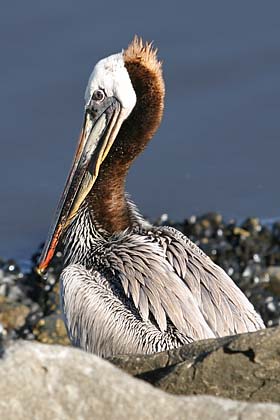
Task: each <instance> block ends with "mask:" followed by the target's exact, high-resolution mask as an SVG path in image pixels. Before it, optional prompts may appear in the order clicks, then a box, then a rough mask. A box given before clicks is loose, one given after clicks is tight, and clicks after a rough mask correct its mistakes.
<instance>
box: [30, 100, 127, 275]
mask: <svg viewBox="0 0 280 420" xmlns="http://www.w3.org/2000/svg"><path fill="white" fill-rule="evenodd" d="M123 120H124V116H123V112H122V107H121V105H120V103H119V101H118V100H117V99H116V98H114V97H110V98H105V100H104V101H103V102H102V103H100V104H97V105H95V107H94V109H93V108H92V107H88V108H87V109H86V111H85V117H84V124H83V128H82V131H81V135H80V139H79V142H78V147H77V150H76V153H75V156H74V161H73V164H72V168H71V170H70V173H69V176H68V179H67V181H66V185H65V187H64V191H63V194H62V196H61V199H60V201H59V204H58V207H57V210H56V212H55V215H54V220H53V223H52V225H51V228H50V231H49V234H48V238H47V241H46V243H45V246H44V249H43V251H42V254H41V257H40V260H39V264H38V267H37V272H38V274H40V275H42V274H44V273H45V271H46V270H47V268H48V266H49V264H50V262H51V260H52V258H53V255H54V253H55V250H56V247H57V245H58V242H59V239H60V237H61V234H62V233H63V231H64V230H65V229H66V228H67V226H69V224H70V223H71V221H72V219H73V217H74V216H75V214H76V213H77V211H78V209H79V207H80V206H81V204H82V202H83V201H84V199H85V198H86V196H87V195H88V193H89V191H90V190H91V188H92V187H93V185H94V183H95V181H96V178H97V176H98V172H99V168H100V165H101V164H102V162H103V161H104V159H105V158H106V156H107V154H108V153H109V150H110V148H111V146H112V144H113V143H114V140H115V139H116V136H117V134H118V132H119V130H120V127H121V125H122V122H123Z"/></svg>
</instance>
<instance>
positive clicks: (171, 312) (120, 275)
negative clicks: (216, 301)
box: [106, 235, 214, 341]
mask: <svg viewBox="0 0 280 420" xmlns="http://www.w3.org/2000/svg"><path fill="white" fill-rule="evenodd" d="M106 260H107V261H109V264H108V266H109V267H110V270H112V272H113V274H114V282H115V283H116V282H119V284H120V285H121V287H122V290H123V292H124V293H125V296H126V297H128V298H129V299H130V300H131V301H132V302H133V304H134V306H135V308H136V309H137V313H138V314H140V316H141V318H142V320H143V321H148V319H149V320H152V319H154V321H155V322H156V324H157V325H158V328H159V330H160V331H161V332H165V331H166V330H167V323H168V320H170V321H171V323H172V324H173V325H174V326H175V327H176V328H177V330H178V331H179V333H181V334H183V335H184V336H185V337H187V338H188V340H189V341H193V340H198V339H201V338H210V337H214V334H213V332H212V330H211V328H210V327H209V325H208V323H207V322H206V320H205V318H204V315H203V312H202V310H201V308H200V307H199V305H198V303H197V301H196V297H195V296H194V295H193V294H192V292H191V290H190V288H189V287H188V286H187V284H186V283H185V282H184V281H183V280H182V279H181V278H180V276H179V275H178V274H177V273H176V271H175V270H174V269H173V268H172V266H171V264H170V263H169V262H168V261H167V259H166V256H165V253H164V251H163V249H162V247H161V246H160V244H159V243H157V242H155V241H152V240H151V238H150V237H148V236H141V235H130V236H126V238H125V240H123V241H117V242H115V243H114V244H113V245H111V246H110V250H109V252H108V253H107V255H106ZM178 268H179V267H178Z"/></svg>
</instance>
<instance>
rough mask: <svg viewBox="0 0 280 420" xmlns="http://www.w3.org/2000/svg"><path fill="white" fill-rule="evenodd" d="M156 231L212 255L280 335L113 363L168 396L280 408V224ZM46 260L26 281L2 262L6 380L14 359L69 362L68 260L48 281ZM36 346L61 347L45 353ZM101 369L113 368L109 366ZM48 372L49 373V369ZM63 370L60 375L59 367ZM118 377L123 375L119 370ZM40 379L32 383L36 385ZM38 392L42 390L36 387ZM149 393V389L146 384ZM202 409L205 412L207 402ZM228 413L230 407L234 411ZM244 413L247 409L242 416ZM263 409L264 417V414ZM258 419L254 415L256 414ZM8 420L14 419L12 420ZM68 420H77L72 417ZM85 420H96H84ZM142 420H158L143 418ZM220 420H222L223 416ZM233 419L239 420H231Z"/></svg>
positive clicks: (213, 219)
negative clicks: (178, 235) (64, 304)
mask: <svg viewBox="0 0 280 420" xmlns="http://www.w3.org/2000/svg"><path fill="white" fill-rule="evenodd" d="M157 224H159V225H165V224H166V225H172V226H174V227H176V228H177V229H179V230H181V231H182V232H183V233H185V234H186V235H187V236H188V237H190V238H191V239H192V240H193V241H194V242H195V243H196V244H198V245H199V246H200V247H201V248H202V249H203V250H204V251H205V252H206V254H208V255H209V256H210V257H211V258H212V259H213V260H214V261H215V262H216V263H217V264H219V265H220V266H221V267H223V268H224V269H225V271H226V272H227V273H228V274H229V275H230V276H231V277H232V278H233V280H234V281H235V282H236V283H237V284H238V286H239V287H240V288H241V289H242V290H243V291H244V293H245V294H246V295H247V297H248V298H249V300H250V301H251V302H252V303H253V304H254V306H255V308H256V310H257V311H258V312H259V313H260V314H261V316H262V318H263V319H264V322H265V324H266V326H267V327H275V328H270V329H268V330H265V331H262V332H257V333H253V334H243V335H241V336H235V337H226V338H222V339H217V340H206V341H201V342H198V343H193V344H191V345H189V346H185V347H183V348H181V349H178V350H176V351H172V352H166V353H161V354H157V355H152V356H143V357H138V356H129V357H128V356H120V357H115V358H112V359H111V360H110V362H111V363H113V364H116V365H117V366H118V367H121V368H122V369H123V370H125V371H127V372H128V373H130V374H131V375H133V376H135V377H136V378H140V379H144V380H145V381H146V382H150V383H151V384H152V385H154V386H156V387H158V388H161V389H162V390H163V391H167V392H168V393H173V394H183V395H196V394H211V395H216V396H221V397H225V398H232V399H235V400H238V399H239V400H247V401H258V402H277V403H279V402H280V393H279V391H278V389H279V388H280V384H279V379H278V378H279V377H280V371H279V368H280V358H279V348H280V329H279V328H277V326H279V324H280V221H279V222H274V223H271V224H264V223H261V222H260V220H259V219H256V218H248V219H247V220H245V221H244V222H243V223H241V224H238V223H236V222H235V221H229V222H225V221H224V220H223V218H222V216H221V215H219V214H217V213H208V214H206V215H203V216H201V217H194V216H193V217H191V218H189V219H187V220H185V221H184V222H182V223H172V221H170V220H168V218H167V217H166V216H165V215H163V216H162V217H161V218H160V219H159V220H158V221H157ZM39 254H40V249H39V250H38V251H37V252H36V253H35V254H34V255H33V256H32V265H31V268H30V270H29V271H28V272H27V273H24V272H23V271H22V270H21V268H20V267H19V266H18V264H17V263H16V261H13V260H7V261H5V260H0V342H1V345H0V354H2V356H3V358H2V360H1V359H0V372H1V373H2V371H1V368H3V369H4V370H5V369H6V368H7V366H6V364H7V363H9V358H11V357H14V356H13V355H15V354H18V356H17V357H19V358H20V357H21V359H23V358H24V357H25V356H26V357H27V353H26V354H25V353H24V352H28V351H29V352H30V355H32V354H33V353H34V352H35V353H34V355H32V357H34V358H35V359H36V357H37V356H38V357H39V354H43V353H44V354H45V352H46V355H45V356H44V357H46V360H48V362H46V363H49V362H50V361H49V359H51V357H52V356H51V354H52V353H51V350H50V348H52V349H53V350H55V354H66V353H63V350H62V349H63V348H62V347H59V346H57V345H59V344H60V345H64V346H65V345H66V346H67V345H69V340H68V337H67V334H66V330H65V327H64V324H63V321H62V319H61V316H60V309H59V298H58V277H59V273H60V270H61V259H62V257H61V252H59V251H58V252H57V254H56V256H55V258H54V260H53V262H52V265H51V267H50V270H49V273H48V276H46V277H45V278H41V277H39V276H38V275H37V274H36V271H35V267H36V263H37V260H38V256H39ZM22 339H24V340H28V341H29V342H30V343H26V341H25V342H23V341H21V340H22ZM36 342H41V343H44V344H52V345H56V346H55V347H48V346H45V347H44V346H43V347H40V346H39V344H36ZM37 346H39V347H37ZM20 348H22V349H24V351H23V355H20V356H19V353H20ZM36 349H38V350H36ZM65 351H66V350H65ZM67 351H68V352H69V353H67V357H69V360H71V358H72V357H78V358H79V357H81V358H83V357H86V358H90V357H93V359H92V362H90V363H92V364H93V365H94V363H97V362H96V359H97V358H96V357H94V356H92V355H86V356H76V353H77V352H78V353H82V352H79V351H78V350H75V349H72V348H69V349H68V350H67ZM36 352H37V353H36ZM71 352H74V353H73V354H72V353H71ZM24 354H25V356H24ZM36 355H37V356H36ZM30 357H31V356H28V363H31V362H30V360H29V359H30ZM61 357H62V356H61ZM5 358H6V359H5ZM39 358H40V357H39ZM40 360H41V359H40ZM26 362H27V360H26ZM22 363H24V360H22ZM38 363H39V362H38ZM40 363H41V362H40ZM50 363H55V362H54V361H52V362H50ZM98 363H101V362H98ZM98 363H97V364H98ZM102 363H104V364H105V365H106V363H107V362H102ZM105 365H104V366H105ZM5 366H6V367H5ZM11 366H12V363H11ZM44 366H45V365H44ZM98 366H99V365H98ZM69 368H70V367H69ZM11 369H12V368H11ZM30 369H32V367H30ZM34 369H35V368H34ZM46 369H47V371H48V366H47V367H46ZM59 369H61V368H60V367H59V366H58V370H59ZM104 369H105V367H104ZM106 369H107V368H106ZM112 369H114V368H112ZM117 372H119V371H118V370H117ZM114 374H115V373H114ZM0 377H1V375H0ZM50 378H51V376H50ZM33 379H34V378H33ZM33 379H30V381H31V382H32V380H33ZM40 380H41V379H40ZM42 380H43V379H42ZM51 380H53V379H51ZM70 382H71V381H70ZM34 386H36V385H35V382H34ZM73 386H74V385H73ZM135 386H136V385H135ZM146 386H149V385H148V384H146ZM0 389H1V380H0ZM135 389H136V388H135ZM147 389H148V388H147ZM112 392H114V390H113V391H112ZM145 392H146V391H145ZM147 392H150V391H147ZM157 392H161V391H157ZM162 394H163V395H162V396H161V395H160V394H158V397H157V398H159V400H161V399H166V401H167V400H168V398H169V397H166V396H165V395H166V394H164V393H162ZM170 398H171V397H170ZM178 398H179V397H178ZM180 398H181V397H180ZM182 398H183V397H182ZM184 398H187V397H184ZM192 398H194V397H192ZM197 398H198V397H197ZM201 398H203V397H201ZM208 398H210V397H208ZM168 401H169V400H168ZM182 401H183V400H182ZM182 401H181V402H180V403H179V402H176V404H177V405H178V404H179V405H180V404H183V405H184V404H190V405H192V404H193V405H195V404H196V403H194V400H189V402H186V401H185V400H184V402H182ZM213 401H214V400H213ZM213 401H212V400H211V399H210V400H206V402H205V406H208V405H209V407H210V406H211V404H212V403H213V404H214V406H215V404H216V405H217V407H220V408H219V410H220V413H222V408H221V407H222V406H223V407H224V408H223V409H226V408H225V407H227V404H228V403H223V402H219V401H215V402H213ZM67 404H69V402H67ZM168 404H169V403H168ZM170 404H171V400H170ZM172 404H173V403H172ZM199 404H200V403H199ZM201 404H202V405H201V406H203V402H201ZM231 404H233V402H232V403H231ZM236 404H237V403H236ZM238 404H239V403H238ZM238 404H237V405H236V410H237V411H236V410H235V409H234V410H233V411H232V413H235V414H234V415H237V414H236V413H239V414H238V416H239V415H240V417H238V418H243V417H242V415H243V414H242V415H241V414H240V413H243V410H245V411H244V412H247V411H246V410H248V408H247V406H245V405H244V406H242V404H243V403H242V404H241V403H240V404H241V405H238ZM183 405H182V407H183ZM229 406H230V407H231V405H230V404H229ZM229 406H228V407H229ZM241 406H242V408H240V407H241ZM186 407H187V406H186ZM232 407H233V406H232ZM271 407H272V408H271V410H272V411H271V413H274V410H276V411H275V413H276V412H277V415H278V414H279V410H280V408H279V407H278V406H271ZM275 407H276V408H275ZM1 409H3V405H2V406H1V403H0V413H1ZM259 409H260V410H262V408H259ZM182 410H183V412H185V411H184V410H185V409H183V408H182ZM226 410H227V409H226ZM238 410H240V411H238ZM277 410H278V411H277ZM66 411H67V410H66ZM187 411H188V410H187V409H186V412H187ZM249 411H250V410H249ZM249 411H248V412H249ZM171 412H172V411H171ZM171 412H170V413H171ZM251 412H253V408H252V409H251ZM268 412H269V411H267V413H268ZM150 413H151V412H150ZM166 413H167V411H166ZM174 413H175V411H174ZM79 415H80V414H79ZM127 415H128V414H127ZM138 415H139V412H138ZM128 416H129V415H128ZM279 416H280V414H279ZM5 418H8V417H6V416H5ZM10 418H13V417H10ZM14 418H16V417H14ZM22 418H25V417H22ZM36 418H37V417H36ZM38 418H51V417H38ZM61 418H71V417H67V415H65V417H61ZM81 418H85V419H86V418H90V417H87V416H85V417H83V416H81ZM96 418H98V417H96ZM108 418H109V417H108ZM118 418H122V417H121V416H119V417H118ZM139 418H156V417H149V416H145V417H141V416H140V417H139ZM161 418H169V417H161ZM176 418H181V417H176ZM182 418H188V417H182ZM193 418H196V417H193ZM202 418H212V417H211V416H208V417H207V416H206V417H203V416H201V415H200V419H202ZM213 418H217V419H218V418H223V417H218V416H217V415H216V417H215V416H214V417H213ZM227 418H237V417H230V416H228V417H227ZM244 418H255V417H244ZM266 418H279V417H276V415H275V417H274V414H273V415H272V417H266Z"/></svg>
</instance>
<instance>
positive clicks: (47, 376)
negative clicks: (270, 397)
mask: <svg viewBox="0 0 280 420" xmlns="http://www.w3.org/2000/svg"><path fill="white" fill-rule="evenodd" d="M0 395H1V399H0V417H1V418H3V419H5V420H25V419H28V420H29V419H30V418H34V419H36V420H41V419H42V420H49V419H51V420H53V419H60V420H68V419H69V420H70V419H71V420H72V419H80V420H92V419H94V420H99V419H102V420H107V419H108V420H109V419H118V420H122V419H125V420H127V419H134V418H135V419H139V420H142V419H143V420H149V419H151V420H152V419H153V420H157V419H160V420H165V419H166V420H167V419H176V420H181V419H182V420H183V419H186V420H188V419H189V420H196V419H199V420H204V419H205V420H206V419H207V420H222V419H223V420H224V419H228V420H235V419H237V418H238V419H240V420H245V419H246V420H253V419H256V418H265V419H267V420H274V419H275V420H276V419H279V417H280V406H279V405H275V404H259V403H257V404H248V403H245V402H237V401H230V400H225V399H221V398H215V397H208V396H193V397H178V396H173V395H170V394H167V393H165V392H163V391H160V390H158V389H155V388H153V387H152V386H151V385H150V384H147V383H145V382H143V381H141V380H137V379H134V378H132V377H130V376H129V375H127V374H126V373H124V372H122V371H120V370H119V369H117V368H116V367H114V366H112V365H111V364H109V363H108V362H106V361H104V360H102V359H100V358H98V357H96V356H94V355H91V354H87V353H85V352H82V351H80V350H78V349H73V348H70V347H61V346H57V345H56V346H49V345H42V344H39V343H31V342H23V341H17V342H16V343H14V344H12V345H11V346H9V347H8V349H7V350H6V352H5V354H4V357H3V358H2V359H0Z"/></svg>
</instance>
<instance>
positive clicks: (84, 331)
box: [60, 202, 264, 357]
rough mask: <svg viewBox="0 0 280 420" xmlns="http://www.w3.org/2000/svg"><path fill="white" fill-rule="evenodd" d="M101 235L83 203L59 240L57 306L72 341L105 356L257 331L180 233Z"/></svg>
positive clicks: (237, 295)
mask: <svg viewBox="0 0 280 420" xmlns="http://www.w3.org/2000/svg"><path fill="white" fill-rule="evenodd" d="M128 206H129V208H130V214H131V217H132V218H133V220H134V223H133V227H132V228H131V229H127V230H126V231H124V232H121V233H118V234H114V235H111V236H109V235H108V233H106V232H105V231H102V229H101V228H100V227H99V226H97V225H96V222H95V221H94V217H93V216H92V214H91V213H90V211H89V209H88V207H87V206H86V205H83V206H82V207H81V209H80V210H79V213H78V215H77V216H76V218H75V219H74V220H73V221H72V223H71V225H70V226H69V228H68V230H67V232H66V234H65V237H64V243H65V268H64V270H63V272H62V274H61V279H60V285H61V302H62V309H63V313H64V317H65V323H66V326H67V329H68V333H69V337H70V339H71V341H72V343H73V344H74V345H76V346H79V347H81V348H83V349H85V350H87V351H89V352H93V353H96V354H98V355H100V356H103V357H108V356H111V355H114V354H120V353H152V352H157V351H162V350H166V349H171V348H174V347H178V346H180V345H182V344H185V343H190V342H192V341H194V340H200V339H205V338H212V337H219V336H224V335H230V334H236V333H242V332H246V331H255V330H257V329H261V328H264V324H263V322H262V320H261V318H260V316H259V315H258V314H257V313H256V312H255V310H254V308H253V306H252V305H251V303H250V302H249V301H248V299H247V298H246V297H245V295H244V294H243V293H242V292H241V291H240V290H239V288H238V287H237V286H236V285H235V284H234V282H233V281H232V280H231V279H230V278H229V277H228V275H227V274H226V273H225V272H224V271H223V270H222V269H221V268H220V267H218V266H217V265H216V264H214V263H213V262H212V261H211V260H210V258H209V257H207V256H206V255H205V254H204V253H203V252H202V251H201V250H200V249H199V248H198V247H197V246H196V245H195V244H194V243H193V242H191V241H190V240H189V239H188V238H187V237H186V236H184V235H183V234H182V233H180V232H179V231H177V230H176V229H173V228H170V227H154V226H152V225H150V224H149V223H148V222H146V221H145V220H144V219H142V217H141V216H139V214H138V212H137V210H136V208H135V206H134V205H133V204H132V203H130V202H128Z"/></svg>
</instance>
